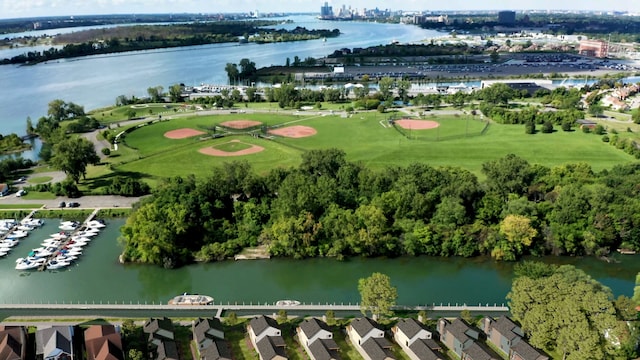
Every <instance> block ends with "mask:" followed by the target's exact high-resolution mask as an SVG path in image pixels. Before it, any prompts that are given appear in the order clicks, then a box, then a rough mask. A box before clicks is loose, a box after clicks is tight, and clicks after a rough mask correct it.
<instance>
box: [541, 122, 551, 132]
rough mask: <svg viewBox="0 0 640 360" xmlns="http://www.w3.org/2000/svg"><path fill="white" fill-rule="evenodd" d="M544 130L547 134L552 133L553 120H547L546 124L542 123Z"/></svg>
mask: <svg viewBox="0 0 640 360" xmlns="http://www.w3.org/2000/svg"><path fill="white" fill-rule="evenodd" d="M542 132H543V133H545V134H550V133H552V132H553V124H552V123H551V121H545V122H544V124H542Z"/></svg>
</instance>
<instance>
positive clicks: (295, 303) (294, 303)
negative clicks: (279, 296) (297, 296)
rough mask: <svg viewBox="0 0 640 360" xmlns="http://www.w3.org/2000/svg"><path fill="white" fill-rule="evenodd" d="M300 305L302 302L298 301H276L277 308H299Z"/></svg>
mask: <svg viewBox="0 0 640 360" xmlns="http://www.w3.org/2000/svg"><path fill="white" fill-rule="evenodd" d="M298 305H300V301H297V300H278V301H276V306H298Z"/></svg>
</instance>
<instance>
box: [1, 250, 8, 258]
mask: <svg viewBox="0 0 640 360" xmlns="http://www.w3.org/2000/svg"><path fill="white" fill-rule="evenodd" d="M8 253H9V249H0V257H3V256H5V255H7V254H8Z"/></svg>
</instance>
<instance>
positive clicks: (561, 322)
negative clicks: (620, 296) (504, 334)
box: [507, 265, 623, 360]
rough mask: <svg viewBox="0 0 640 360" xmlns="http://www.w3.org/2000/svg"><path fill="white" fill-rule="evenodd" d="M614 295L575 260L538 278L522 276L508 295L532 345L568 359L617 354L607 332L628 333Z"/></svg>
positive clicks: (617, 335)
mask: <svg viewBox="0 0 640 360" xmlns="http://www.w3.org/2000/svg"><path fill="white" fill-rule="evenodd" d="M612 297H613V296H612V294H611V290H610V289H609V288H607V287H605V286H603V285H602V284H600V283H598V282H597V281H595V280H593V279H592V278H591V277H590V276H588V275H587V274H585V273H584V272H583V271H582V270H579V269H576V268H575V267H573V266H571V265H563V266H560V267H558V268H557V269H556V270H555V271H554V272H553V274H552V275H549V276H542V277H539V278H536V279H534V278H530V277H528V276H521V277H518V278H516V279H515V280H514V281H513V285H512V288H511V291H510V292H509V294H508V295H507V299H509V307H510V309H511V313H512V315H513V317H514V320H516V321H518V322H520V323H521V324H522V329H523V330H524V331H525V333H527V334H529V335H530V342H531V345H533V346H535V347H538V348H542V349H551V350H555V351H558V352H559V353H561V354H562V355H563V358H564V359H566V360H574V359H575V360H578V359H594V360H595V359H605V358H614V356H613V355H614V353H615V347H614V346H612V345H611V342H610V341H609V340H607V338H606V336H608V337H609V339H612V338H613V339H618V340H620V341H623V337H622V332H621V327H620V325H621V324H620V323H619V322H618V320H617V319H616V315H615V314H616V310H615V308H614V306H613V303H612Z"/></svg>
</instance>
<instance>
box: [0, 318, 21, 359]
mask: <svg viewBox="0 0 640 360" xmlns="http://www.w3.org/2000/svg"><path fill="white" fill-rule="evenodd" d="M26 350H27V331H26V329H25V328H24V327H22V326H5V325H0V359H3V360H25V356H26Z"/></svg>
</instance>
